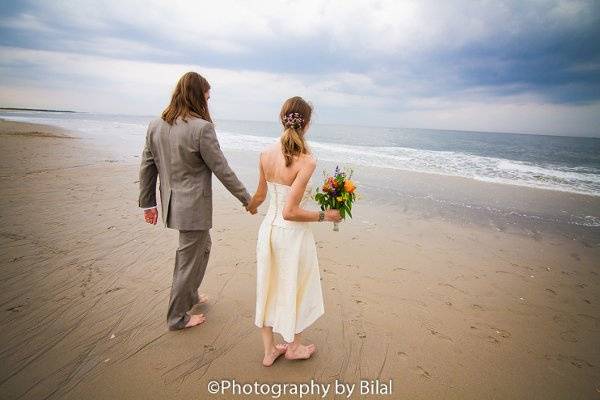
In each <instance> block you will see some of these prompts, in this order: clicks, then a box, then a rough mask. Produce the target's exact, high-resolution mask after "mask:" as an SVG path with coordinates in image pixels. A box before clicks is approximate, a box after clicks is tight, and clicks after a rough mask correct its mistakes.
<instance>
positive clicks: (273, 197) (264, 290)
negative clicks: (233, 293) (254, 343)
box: [254, 181, 324, 343]
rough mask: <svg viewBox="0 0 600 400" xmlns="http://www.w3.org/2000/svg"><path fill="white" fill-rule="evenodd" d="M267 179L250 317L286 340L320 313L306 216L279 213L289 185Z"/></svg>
mask: <svg viewBox="0 0 600 400" xmlns="http://www.w3.org/2000/svg"><path fill="white" fill-rule="evenodd" d="M267 185H268V191H269V209H268V211H267V215H266V216H265V218H264V220H263V221H262V224H261V225H260V228H259V230H258V241H257V244H256V263H257V265H256V267H257V268H256V316H255V321H254V323H255V324H256V326H258V327H263V326H271V327H273V332H277V333H279V334H281V335H282V336H283V339H284V340H285V341H286V342H288V343H289V342H292V341H293V340H294V334H296V333H300V332H302V331H303V330H304V329H306V328H307V327H308V326H310V325H311V324H312V323H313V322H314V321H315V320H316V319H317V318H319V317H320V316H321V315H323V313H324V307H323V293H322V290H321V276H320V273H319V261H318V259H317V248H316V246H315V239H314V236H313V233H312V231H311V229H310V222H297V221H286V220H284V219H283V216H282V211H283V207H284V205H285V201H286V198H287V196H288V194H289V192H290V190H291V187H290V186H287V185H283V184H280V183H274V182H268V181H267ZM304 200H306V196H305V199H303V200H302V202H304Z"/></svg>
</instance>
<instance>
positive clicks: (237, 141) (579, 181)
mask: <svg viewBox="0 0 600 400" xmlns="http://www.w3.org/2000/svg"><path fill="white" fill-rule="evenodd" d="M219 140H220V141H221V143H222V146H223V148H225V149H232V150H252V151H260V150H261V149H263V148H264V147H265V146H266V145H269V144H271V143H273V142H275V140H276V139H275V138H270V137H262V136H252V135H242V134H237V133H232V132H220V138H219ZM309 144H310V146H311V149H312V150H313V152H314V153H315V155H316V156H317V157H318V158H319V159H321V160H326V161H333V162H338V163H351V164H355V165H365V166H370V167H379V168H391V169H398V170H405V171H417V172H427V173H435V174H441V175H451V176H460V177H465V178H471V179H476V180H480V181H486V182H495V183H504V184H512V185H519V186H529V187H534V188H543V189H550V190H559V191H565V192H572V193H580V194H588V195H593V196H600V174H598V173H594V172H592V171H590V170H589V169H586V168H566V167H563V166H556V165H546V166H537V165H532V164H528V163H525V162H521V161H513V160H506V159H502V158H494V157H483V156H476V155H471V154H465V153H459V152H451V151H433V150H422V149H412V148H406V147H372V146H351V145H341V144H334V143H320V142H309Z"/></svg>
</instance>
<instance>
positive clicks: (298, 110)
mask: <svg viewBox="0 0 600 400" xmlns="http://www.w3.org/2000/svg"><path fill="white" fill-rule="evenodd" d="M311 114H312V106H311V105H310V104H309V103H308V102H306V100H304V99H303V98H302V97H300V96H295V97H291V98H289V99H287V100H286V101H285V102H284V103H283V106H281V112H280V113H279V120H280V121H281V123H282V125H283V134H282V135H281V149H282V151H283V156H284V158H285V166H286V167H289V166H290V165H291V164H292V161H294V157H296V156H299V155H300V154H308V153H309V150H308V147H307V145H306V142H305V140H304V132H305V131H306V127H307V126H308V124H309V123H310V116H311Z"/></svg>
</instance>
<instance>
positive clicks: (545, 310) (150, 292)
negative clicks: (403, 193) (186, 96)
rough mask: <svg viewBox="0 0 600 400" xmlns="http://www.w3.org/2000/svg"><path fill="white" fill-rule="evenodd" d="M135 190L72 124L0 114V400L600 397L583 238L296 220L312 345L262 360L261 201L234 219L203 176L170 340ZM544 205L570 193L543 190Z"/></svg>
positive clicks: (127, 168) (426, 224) (596, 330)
mask: <svg viewBox="0 0 600 400" xmlns="http://www.w3.org/2000/svg"><path fill="white" fill-rule="evenodd" d="M231 156H232V157H233V158H235V157H236V154H231ZM407 174H408V173H407ZM411 174H412V176H413V177H414V176H417V175H418V174H417V173H411ZM241 176H244V175H241ZM432 179H433V178H432ZM444 179H445V178H444ZM448 179H450V178H448ZM137 181H138V165H137V164H135V163H133V162H122V161H119V160H115V159H113V158H111V157H110V155H107V154H106V153H104V152H102V151H99V150H98V149H97V148H95V146H94V143H93V141H89V140H83V139H80V138H78V135H77V133H76V132H65V131H63V130H61V129H58V128H54V127H49V126H43V125H34V124H25V123H14V122H6V121H2V122H0V185H1V186H0V187H1V189H0V190H1V196H0V210H1V211H0V263H1V265H2V269H1V270H0V303H1V304H2V309H1V310H0V315H1V318H2V323H1V328H0V342H1V343H2V347H1V352H0V365H2V367H1V371H0V393H1V396H0V397H1V398H3V399H125V398H127V399H192V398H195V399H198V398H200V399H204V398H223V399H226V398H242V396H232V395H231V394H230V393H226V394H224V395H212V396H211V395H209V393H208V391H207V384H208V382H210V381H212V380H218V381H220V380H225V379H229V380H232V379H235V380H236V381H237V382H240V383H253V382H255V381H257V382H264V383H292V382H310V380H311V379H314V380H315V381H317V382H319V383H322V384H327V383H330V384H334V382H335V381H336V380H338V381H343V382H345V383H350V384H356V385H357V386H358V385H359V384H360V381H361V379H365V380H377V379H378V380H379V381H380V382H384V383H387V382H389V380H391V381H392V382H393V393H392V394H391V395H387V396H381V395H380V396H375V395H373V396H370V397H369V396H363V397H364V398H391V399H400V398H403V399H438V398H444V399H491V398H494V399H593V398H598V397H599V396H600V276H599V274H600V247H599V246H600V241H599V240H598V236H597V235H596V236H594V235H593V234H591V235H588V237H586V240H573V239H571V238H570V237H569V236H568V235H566V234H560V232H556V233H551V232H549V233H545V234H544V235H543V236H540V235H527V234H522V233H520V232H517V231H514V230H511V229H507V230H500V229H496V228H494V227H491V226H484V225H478V224H464V223H460V222H457V221H455V220H452V219H450V218H444V216H443V215H441V216H439V217H435V216H430V217H428V218H423V215H422V214H419V213H413V212H411V210H410V209H409V210H407V209H403V208H402V207H396V206H393V205H388V204H377V202H376V201H366V202H365V203H364V207H362V208H361V204H360V203H359V204H357V206H356V210H355V214H356V215H355V219H354V220H351V221H350V222H344V223H343V224H342V225H341V228H340V232H338V233H334V232H332V231H331V225H330V224H315V225H314V233H315V237H316V239H317V241H318V251H319V260H320V264H321V265H320V267H321V276H322V284H323V293H324V298H325V315H324V316H323V317H321V318H320V319H319V320H318V321H317V322H316V323H315V324H314V325H313V326H312V327H311V328H309V329H308V330H307V331H306V333H305V338H306V340H307V341H310V342H314V343H315V344H316V345H317V349H318V351H317V353H316V354H315V356H314V357H313V358H312V359H310V360H307V361H303V362H290V361H287V360H278V361H277V362H276V364H275V365H274V366H273V367H272V368H264V367H262V366H261V365H260V361H261V357H262V345H261V339H260V336H259V331H258V329H257V328H256V327H255V326H254V325H253V320H254V319H253V318H254V306H255V303H254V301H255V298H254V295H255V278H256V275H255V245H256V233H257V229H258V226H259V224H260V222H261V219H262V215H264V213H265V207H266V205H263V206H262V207H261V209H260V210H259V213H258V215H256V216H250V215H247V214H246V213H245V212H244V210H243V209H242V207H241V205H239V203H238V202H237V200H236V199H235V198H233V197H232V196H230V195H229V194H228V193H226V192H225V190H224V189H223V187H222V186H221V185H220V184H217V182H218V181H217V180H216V179H215V185H214V187H215V191H216V193H215V200H214V211H215V215H214V227H213V229H212V230H211V235H212V242H213V247H212V254H211V259H210V262H209V266H208V270H207V273H206V276H205V279H204V282H203V285H202V288H203V291H204V292H205V293H207V294H208V295H209V296H210V298H211V301H210V304H209V305H208V306H203V307H201V308H200V309H199V310H198V311H201V312H204V313H205V314H206V316H207V322H206V323H205V324H203V325H202V326H200V327H197V328H193V329H189V330H185V331H178V332H170V331H168V330H167V328H166V321H165V315H166V310H167V304H168V297H169V290H170V285H171V277H172V273H173V262H174V251H175V248H176V246H177V244H176V243H177V232H175V231H172V230H167V229H165V228H164V227H162V226H161V225H160V224H159V225H157V226H150V225H148V224H146V223H144V221H143V218H142V216H141V212H140V210H139V209H138V207H137V196H138V183H137ZM254 182H255V181H252V180H251V179H250V180H249V181H248V188H249V190H253V189H254ZM464 184H465V185H467V186H468V185H469V184H468V182H467V183H464ZM490 185H491V184H490ZM528 193H530V194H531V196H532V202H533V203H535V202H536V199H541V198H544V197H545V196H546V195H547V194H548V193H549V192H547V191H543V190H538V189H528ZM561 195H564V199H565V202H567V200H566V199H567V198H570V199H571V200H568V201H571V202H578V201H580V200H579V197H577V198H576V199H575V200H572V199H574V197H573V196H569V195H567V194H551V195H548V196H549V197H552V198H556V199H559V197H558V196H561ZM581 198H582V199H583V197H581ZM507 201H508V200H507ZM583 201H585V202H587V204H590V203H593V205H594V206H595V207H597V205H598V203H597V202H598V201H599V200H598V199H597V198H592V197H589V196H588V197H585V199H584V200H581V202H583ZM559 203H560V202H559ZM573 204H578V203H573ZM582 204H583V203H582ZM367 205H368V206H367ZM574 207H576V205H575V206H574ZM596 229H597V228H596ZM596 233H597V231H596ZM332 390H333V389H332ZM356 391H358V388H356V389H355V394H354V396H353V398H359V397H360V396H358V395H357V393H356ZM282 397H285V396H282ZM328 397H333V396H331V393H330V394H329V395H328ZM261 398H271V396H263V397H261ZM289 398H298V397H293V396H290V397H289ZM305 398H316V396H315V397H310V396H307V397H305ZM340 398H342V397H340Z"/></svg>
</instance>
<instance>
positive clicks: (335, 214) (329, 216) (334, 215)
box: [325, 209, 342, 222]
mask: <svg viewBox="0 0 600 400" xmlns="http://www.w3.org/2000/svg"><path fill="white" fill-rule="evenodd" d="M341 220H342V216H341V215H340V210H335V209H329V210H326V211H325V221H330V222H340V221H341Z"/></svg>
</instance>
